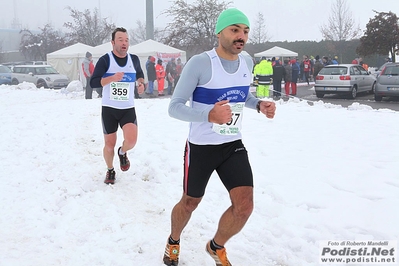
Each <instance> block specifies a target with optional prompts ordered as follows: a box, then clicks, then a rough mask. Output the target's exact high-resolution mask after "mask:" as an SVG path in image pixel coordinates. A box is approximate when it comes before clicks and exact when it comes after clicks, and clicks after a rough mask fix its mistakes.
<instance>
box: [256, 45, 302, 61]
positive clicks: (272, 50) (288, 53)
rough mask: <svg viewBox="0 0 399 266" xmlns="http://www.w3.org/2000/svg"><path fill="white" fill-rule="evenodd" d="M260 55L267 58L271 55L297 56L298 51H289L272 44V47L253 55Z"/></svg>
mask: <svg viewBox="0 0 399 266" xmlns="http://www.w3.org/2000/svg"><path fill="white" fill-rule="evenodd" d="M262 56H265V57H268V58H272V57H273V56H274V57H295V56H298V53H296V52H293V51H290V50H288V49H285V48H281V47H278V46H274V47H273V48H270V49H268V50H266V51H263V52H260V53H256V54H255V57H262Z"/></svg>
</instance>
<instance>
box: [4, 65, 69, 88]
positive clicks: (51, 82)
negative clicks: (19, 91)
mask: <svg viewBox="0 0 399 266" xmlns="http://www.w3.org/2000/svg"><path fill="white" fill-rule="evenodd" d="M24 81H25V82H30V83H33V84H35V85H36V87H38V88H41V87H44V88H54V89H60V88H64V87H67V86H68V84H69V79H68V77H67V76H66V75H62V74H60V73H58V72H57V70H55V68H53V67H52V66H50V65H15V66H14V67H13V72H12V74H11V83H12V84H13V85H17V84H19V83H22V82H24Z"/></svg>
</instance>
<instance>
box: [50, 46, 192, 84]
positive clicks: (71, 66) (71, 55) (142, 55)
mask: <svg viewBox="0 0 399 266" xmlns="http://www.w3.org/2000/svg"><path fill="white" fill-rule="evenodd" d="M110 51H112V44H111V42H107V43H104V44H101V45H98V46H96V47H92V46H89V45H85V44H82V43H76V44H74V45H71V46H68V47H66V48H63V49H60V50H58V51H55V52H53V53H50V54H47V62H48V63H49V64H50V65H52V66H53V67H54V68H55V69H57V70H58V72H60V73H61V74H65V75H67V76H68V77H69V78H70V79H71V80H80V81H81V82H82V84H83V85H84V86H85V84H86V79H85V78H84V75H83V70H82V62H83V59H84V58H85V56H86V52H90V53H91V54H92V55H93V63H94V64H96V62H97V61H98V59H99V58H100V57H101V56H103V55H104V54H106V53H108V52H110ZM128 52H129V53H132V54H136V55H137V56H138V57H139V59H140V64H141V68H142V69H143V71H144V76H145V77H146V78H147V71H146V68H145V64H146V62H147V59H148V56H154V57H155V58H157V59H158V58H161V59H162V61H163V64H164V66H165V65H166V63H167V62H168V61H169V60H170V59H171V58H181V60H182V62H183V63H185V62H186V61H187V60H186V52H185V51H183V50H179V49H176V48H173V47H171V46H168V45H165V44H162V43H160V42H156V41H153V40H147V41H144V42H142V43H139V44H136V45H132V46H130V47H129V51H128Z"/></svg>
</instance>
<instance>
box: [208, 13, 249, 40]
mask: <svg viewBox="0 0 399 266" xmlns="http://www.w3.org/2000/svg"><path fill="white" fill-rule="evenodd" d="M233 24H244V25H247V26H248V27H249V20H248V18H247V16H246V15H245V14H244V13H242V12H241V11H240V10H238V9H237V8H229V9H226V10H225V11H223V12H222V13H220V15H219V17H218V20H217V22H216V28H215V33H216V34H219V33H220V32H221V31H222V30H223V29H224V28H226V27H228V26H230V25H233Z"/></svg>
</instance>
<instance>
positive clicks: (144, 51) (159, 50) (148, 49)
mask: <svg viewBox="0 0 399 266" xmlns="http://www.w3.org/2000/svg"><path fill="white" fill-rule="evenodd" d="M129 52H130V53H132V54H136V55H137V56H138V57H139V58H140V64H141V68H142V69H143V71H144V74H145V77H146V78H147V70H146V68H145V64H146V62H147V59H148V57H149V56H153V57H155V58H156V59H159V58H160V59H162V61H163V63H162V64H163V66H164V67H165V66H166V64H167V63H168V62H169V60H170V59H172V58H180V59H181V61H182V63H186V61H187V59H186V51H183V50H179V49H177V48H174V47H171V46H168V45H166V44H163V43H160V42H156V41H154V40H146V41H144V42H141V43H139V44H136V45H132V46H130V47H129Z"/></svg>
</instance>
